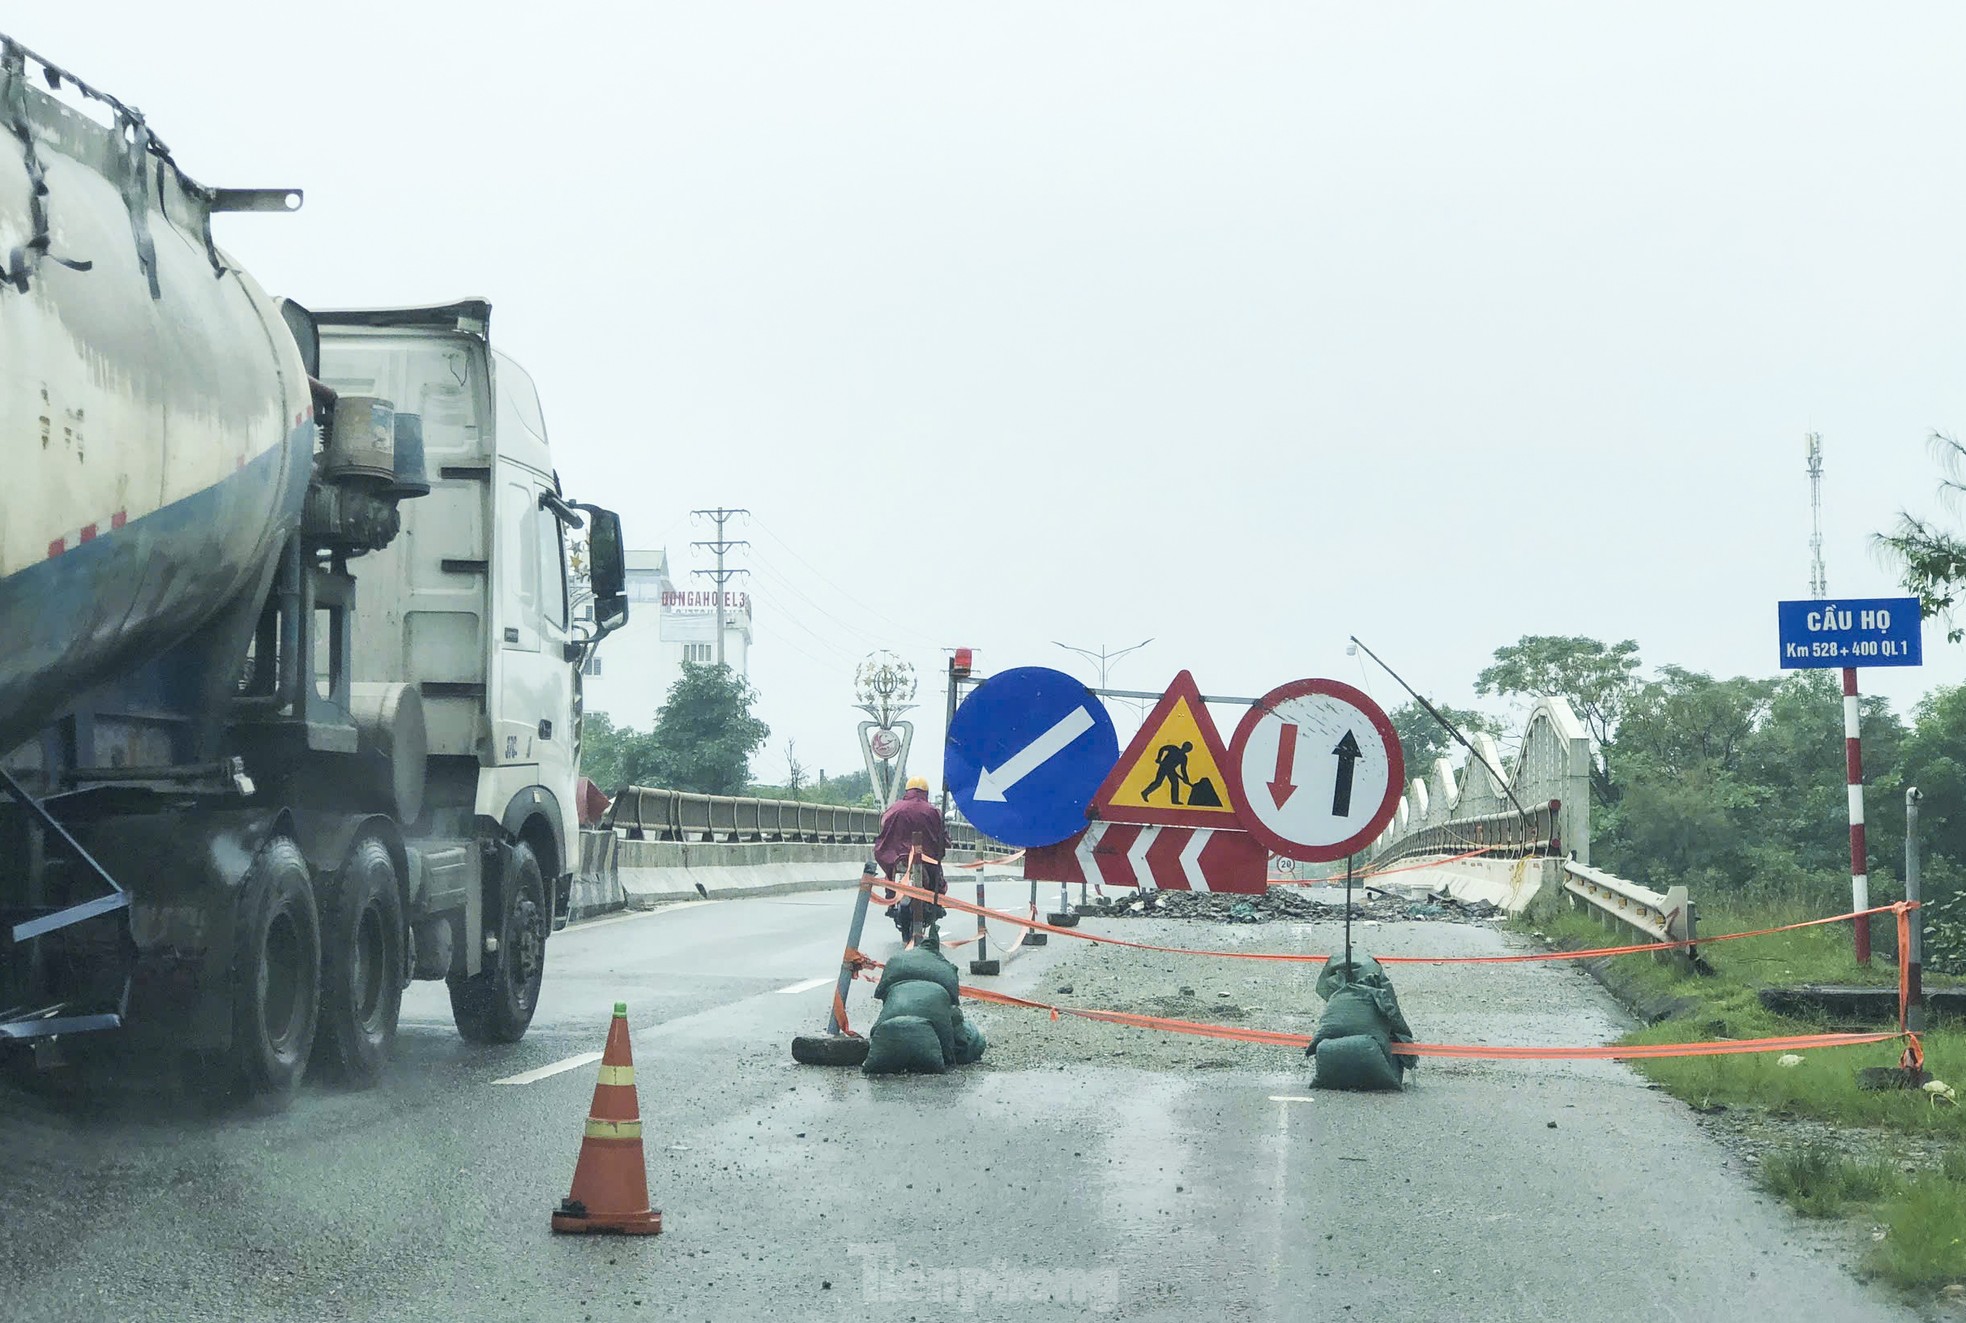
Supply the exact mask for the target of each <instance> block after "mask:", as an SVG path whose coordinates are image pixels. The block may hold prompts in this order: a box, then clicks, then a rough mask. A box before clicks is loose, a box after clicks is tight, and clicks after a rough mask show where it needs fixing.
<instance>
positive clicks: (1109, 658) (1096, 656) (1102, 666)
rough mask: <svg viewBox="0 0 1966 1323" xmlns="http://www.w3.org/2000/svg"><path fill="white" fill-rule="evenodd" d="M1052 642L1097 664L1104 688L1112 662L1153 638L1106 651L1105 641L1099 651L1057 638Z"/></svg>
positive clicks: (1140, 647)
mask: <svg viewBox="0 0 1966 1323" xmlns="http://www.w3.org/2000/svg"><path fill="white" fill-rule="evenodd" d="M1052 642H1053V643H1054V644H1057V646H1058V647H1061V648H1063V649H1064V650H1065V651H1067V652H1076V653H1077V654H1078V655H1079V656H1081V657H1083V658H1085V659H1086V660H1087V661H1089V662H1091V663H1092V664H1093V665H1095V666H1097V667H1098V668H1099V687H1100V688H1101V689H1104V688H1105V687H1106V672H1107V671H1108V670H1110V669H1111V668H1112V664H1113V663H1114V662H1116V661H1118V660H1119V659H1120V658H1122V657H1124V656H1126V654H1127V653H1129V652H1138V651H1140V649H1142V648H1144V647H1146V646H1147V645H1148V644H1149V643H1152V642H1153V640H1152V639H1141V640H1140V641H1139V642H1138V643H1136V644H1134V645H1133V646H1132V647H1130V648H1120V649H1118V650H1116V651H1113V652H1108V651H1106V645H1105V644H1103V643H1102V644H1100V645H1099V651H1097V652H1093V651H1091V650H1090V649H1087V648H1075V647H1073V646H1072V645H1071V644H1069V643H1059V642H1058V640H1056V639H1053V640H1052Z"/></svg>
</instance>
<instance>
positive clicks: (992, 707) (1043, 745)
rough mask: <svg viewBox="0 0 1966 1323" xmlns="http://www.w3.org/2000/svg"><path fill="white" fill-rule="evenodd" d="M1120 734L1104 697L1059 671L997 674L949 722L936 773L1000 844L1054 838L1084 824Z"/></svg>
mask: <svg viewBox="0 0 1966 1323" xmlns="http://www.w3.org/2000/svg"><path fill="white" fill-rule="evenodd" d="M1119 756H1120V742H1119V735H1118V734H1117V732H1115V731H1114V730H1113V719H1112V717H1111V716H1109V715H1107V712H1106V708H1105V705H1104V704H1102V703H1101V702H1100V701H1099V699H1098V698H1097V697H1096V696H1094V694H1093V693H1092V691H1091V690H1089V689H1087V688H1086V687H1085V685H1084V683H1083V682H1081V681H1078V680H1074V679H1073V678H1072V677H1071V676H1069V675H1066V674H1065V673H1064V672H1063V671H1054V670H1051V669H1050V668H1049V667H1044V666H1020V667H1018V668H1017V669H1016V670H1012V671H1004V672H1003V673H1001V674H999V675H993V676H991V677H990V678H989V679H987V680H985V681H984V682H983V683H982V684H980V685H978V686H976V689H975V691H974V692H973V693H971V694H970V696H969V697H968V698H966V699H964V700H963V705H962V706H961V707H959V708H957V709H956V718H955V720H954V721H952V722H950V723H949V743H948V746H947V747H946V749H945V750H944V752H943V756H942V776H943V779H944V780H945V781H946V782H947V783H948V786H949V793H950V794H951V795H954V796H955V799H956V804H957V805H958V806H959V807H960V808H961V809H962V811H963V815H964V816H965V817H967V818H968V819H969V820H970V822H972V823H973V824H975V826H976V830H978V831H980V832H982V833H983V834H984V835H986V836H991V837H994V838H996V839H997V840H999V841H1002V842H1004V843H1005V844H1006V845H1017V846H1035V845H1055V844H1057V843H1058V842H1059V841H1062V840H1064V839H1066V838H1067V837H1069V836H1071V835H1072V834H1073V833H1075V832H1077V831H1079V830H1080V829H1081V828H1083V827H1084V826H1085V806H1086V805H1087V804H1089V803H1091V802H1092V796H1093V792H1094V791H1096V790H1098V789H1099V784H1100V782H1102V781H1104V780H1105V779H1106V773H1108V772H1110V771H1112V770H1113V764H1114V763H1115V762H1117V761H1119Z"/></svg>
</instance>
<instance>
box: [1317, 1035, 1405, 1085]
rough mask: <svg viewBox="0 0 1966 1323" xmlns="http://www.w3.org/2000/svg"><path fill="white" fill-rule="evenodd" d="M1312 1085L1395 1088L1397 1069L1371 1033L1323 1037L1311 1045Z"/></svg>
mask: <svg viewBox="0 0 1966 1323" xmlns="http://www.w3.org/2000/svg"><path fill="white" fill-rule="evenodd" d="M1313 1050H1314V1052H1315V1054H1316V1060H1317V1070H1316V1073H1315V1074H1313V1075H1312V1076H1311V1087H1312V1088H1314V1089H1397V1088H1398V1087H1399V1085H1400V1069H1399V1067H1398V1065H1396V1064H1395V1063H1394V1060H1393V1056H1392V1054H1391V1053H1390V1052H1388V1051H1387V1050H1386V1044H1385V1042H1384V1041H1383V1040H1382V1039H1380V1038H1379V1037H1378V1036H1377V1035H1375V1034H1352V1035H1350V1036H1348V1037H1345V1038H1327V1039H1325V1040H1324V1041H1323V1042H1321V1043H1319V1044H1318V1045H1317V1046H1316V1048H1315V1049H1313Z"/></svg>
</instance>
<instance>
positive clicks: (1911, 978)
mask: <svg viewBox="0 0 1966 1323" xmlns="http://www.w3.org/2000/svg"><path fill="white" fill-rule="evenodd" d="M1922 798H1924V796H1922V795H1920V794H1919V793H1918V787H1917V786H1908V787H1906V788H1905V900H1906V901H1907V902H1909V903H1911V904H1914V905H1915V904H1917V903H1918V801H1919V800H1920V799H1922ZM1924 928H1925V923H1924V920H1923V918H1922V917H1921V916H1920V915H1919V913H1918V911H1917V910H1913V911H1912V912H1911V919H1910V922H1909V923H1908V924H1907V925H1906V927H1905V948H1906V949H1904V950H1902V951H1900V952H1898V959H1900V960H1902V961H1903V962H1904V970H1905V1028H1907V1029H1910V1030H1911V1031H1912V1032H1914V1033H1916V1032H1917V1031H1919V1030H1921V1029H1923V1028H1924V1027H1925V989H1924V987H1923V985H1922V983H1921V975H1922V973H1923V969H1922V966H1923V964H1924V954H1925V938H1924Z"/></svg>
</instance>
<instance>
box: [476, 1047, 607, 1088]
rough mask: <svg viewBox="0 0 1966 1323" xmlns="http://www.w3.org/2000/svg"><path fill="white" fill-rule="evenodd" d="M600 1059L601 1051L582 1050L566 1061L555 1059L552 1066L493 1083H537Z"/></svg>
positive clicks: (507, 1077)
mask: <svg viewBox="0 0 1966 1323" xmlns="http://www.w3.org/2000/svg"><path fill="white" fill-rule="evenodd" d="M600 1059H601V1054H600V1053H599V1052H582V1053H581V1054H580V1055H579V1056H577V1057H568V1058H567V1059H566V1060H565V1061H555V1062H554V1063H553V1064H552V1065H550V1066H541V1067H540V1068H539V1069H538V1070H529V1071H526V1072H525V1073H524V1074H523V1075H507V1076H506V1077H505V1078H504V1079H502V1080H493V1081H492V1083H493V1084H537V1083H539V1081H541V1080H543V1079H550V1078H552V1077H553V1076H555V1075H564V1074H566V1073H567V1072H568V1071H570V1070H579V1069H580V1068H581V1067H582V1066H591V1065H593V1064H594V1063H595V1062H596V1061H599V1060H600Z"/></svg>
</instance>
